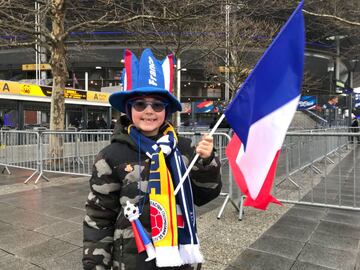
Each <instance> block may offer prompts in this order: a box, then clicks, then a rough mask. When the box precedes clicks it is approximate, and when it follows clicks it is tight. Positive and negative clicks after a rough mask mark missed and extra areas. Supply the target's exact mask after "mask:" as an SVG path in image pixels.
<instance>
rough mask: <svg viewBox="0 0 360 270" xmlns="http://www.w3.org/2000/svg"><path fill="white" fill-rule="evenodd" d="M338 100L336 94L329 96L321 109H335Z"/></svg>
mask: <svg viewBox="0 0 360 270" xmlns="http://www.w3.org/2000/svg"><path fill="white" fill-rule="evenodd" d="M338 102H339V97H338V96H330V98H329V100H328V101H327V102H326V103H325V104H324V105H323V109H336V108H337V104H338Z"/></svg>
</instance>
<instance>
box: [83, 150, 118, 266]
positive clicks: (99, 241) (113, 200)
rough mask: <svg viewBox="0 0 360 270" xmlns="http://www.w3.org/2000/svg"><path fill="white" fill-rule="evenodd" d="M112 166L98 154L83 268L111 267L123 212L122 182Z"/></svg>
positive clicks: (85, 227) (85, 226) (85, 229)
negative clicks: (116, 228)
mask: <svg viewBox="0 0 360 270" xmlns="http://www.w3.org/2000/svg"><path fill="white" fill-rule="evenodd" d="M115 179H117V178H116V177H115V172H113V166H112V164H111V163H110V161H109V160H108V159H106V157H105V155H104V154H103V153H101V152H100V153H99V155H98V156H97V158H96V161H95V164H94V166H93V172H92V176H91V178H90V193H89V196H88V198H87V202H86V205H85V210H86V215H85V219H84V223H83V233H84V235H83V236H84V247H83V260H82V261H83V267H84V269H110V268H111V266H112V248H113V239H114V227H115V222H116V218H117V215H118V213H119V211H120V203H119V191H120V187H121V185H120V183H119V182H118V181H115Z"/></svg>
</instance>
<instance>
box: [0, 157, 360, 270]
mask: <svg viewBox="0 0 360 270" xmlns="http://www.w3.org/2000/svg"><path fill="white" fill-rule="evenodd" d="M348 157H349V158H351V157H353V158H354V157H355V158H356V160H358V159H360V158H359V157H358V154H357V153H354V155H353V156H351V155H349V156H348ZM348 157H347V158H348ZM347 158H345V159H344V161H343V162H342V163H343V164H342V167H341V168H342V169H341V171H340V174H341V177H342V179H343V180H342V182H341V183H340V185H341V187H342V189H341V195H342V196H341V198H342V200H344V199H346V200H348V201H349V202H351V198H352V197H351V196H354V195H353V193H351V192H350V191H351V183H352V182H351V181H353V182H354V183H355V182H357V181H358V179H357V177H355V180H354V177H352V176H353V175H354V174H353V173H354V168H353V166H352V165H351V164H352V163H351V162H349V160H347ZM12 172H13V175H7V174H6V173H4V174H0V269H31V270H35V269H81V256H82V248H81V246H82V219H83V216H84V203H85V200H86V197H87V194H88V184H87V178H86V177H85V178H84V177H81V178H70V177H66V176H65V177H64V176H58V175H57V177H54V176H55V175H50V176H49V177H51V182H50V183H47V182H43V181H40V183H39V184H38V185H36V186H35V185H33V183H29V184H28V185H24V184H22V182H23V181H24V180H25V179H26V178H27V176H29V174H30V172H29V171H22V170H12ZM355 172H356V174H355V175H360V169H359V168H355ZM338 174H339V170H338V169H337V167H335V168H334V169H333V170H332V173H331V174H330V175H329V177H328V179H333V180H334V181H333V182H331V181H329V182H327V187H328V188H330V191H331V192H332V194H333V197H332V198H333V199H334V201H336V199H339V193H338V194H336V191H337V190H338V189H337V188H336V187H337V182H336V179H338V178H337V175H338ZM322 185H324V183H323V182H320V184H319V185H318V186H319V188H321V187H322ZM357 186H359V187H360V183H359V184H358V185H357ZM319 190H320V189H319ZM316 196H318V195H317V193H315V195H314V197H315V200H316V198H317V197H316ZM355 196H356V198H357V197H358V196H359V198H360V191H359V190H358V189H356V192H355ZM223 199H224V198H223V197H219V198H218V199H217V200H215V201H213V202H212V203H210V204H208V205H206V206H205V207H202V208H199V209H198V212H199V216H198V223H199V224H198V227H199V237H200V239H201V240H202V242H201V243H202V249H203V252H204V256H205V258H206V263H205V264H204V265H203V268H202V269H205V270H215V269H227V270H234V269H241V270H249V269H261V270H262V269H264V270H272V269H274V270H275V269H276V270H282V269H284V270H285V269H291V270H300V269H304V270H305V269H306V270H312V269H314V270H317V269H319V270H321V269H360V257H359V240H360V213H359V212H354V211H346V210H335V209H328V208H320V207H312V206H294V207H291V205H285V206H283V207H278V206H271V207H270V209H269V210H268V211H265V212H263V211H257V210H253V209H246V210H245V216H244V220H243V221H241V222H240V221H238V220H237V216H238V213H237V212H236V210H235V209H234V208H233V207H232V206H231V204H228V205H227V206H226V208H225V211H224V214H223V216H222V218H221V219H220V220H218V219H216V216H217V214H218V211H219V207H220V206H221V204H222V202H223ZM319 199H320V195H319ZM359 201H360V200H359ZM288 210H289V211H288Z"/></svg>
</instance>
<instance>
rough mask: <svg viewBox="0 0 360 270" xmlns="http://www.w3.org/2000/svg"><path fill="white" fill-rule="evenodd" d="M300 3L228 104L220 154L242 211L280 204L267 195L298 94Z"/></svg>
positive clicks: (301, 37)
mask: <svg viewBox="0 0 360 270" xmlns="http://www.w3.org/2000/svg"><path fill="white" fill-rule="evenodd" d="M302 7H303V1H301V2H300V4H299V5H298V7H297V8H296V9H295V11H294V12H293V14H292V15H291V17H290V18H289V19H288V21H287V22H286V24H285V25H284V26H283V28H282V29H281V30H280V32H279V34H278V35H277V36H276V38H275V39H274V40H273V42H272V43H271V44H270V46H269V47H268V48H267V50H266V51H265V53H264V55H263V56H262V57H261V59H260V60H259V62H258V63H257V64H256V66H255V68H254V69H253V71H252V72H251V73H250V75H249V76H248V78H247V79H246V81H245V82H244V83H243V85H242V86H241V87H240V89H239V90H238V91H237V94H236V96H235V97H234V99H233V100H232V101H231V103H230V104H229V105H228V107H227V109H226V111H225V116H226V119H227V121H228V123H229V124H230V125H231V127H232V128H233V130H234V132H235V134H234V136H233V138H232V139H231V141H230V142H229V144H228V146H227V148H226V154H227V156H228V158H229V163H230V166H231V169H232V171H233V174H234V178H235V180H236V182H237V184H238V185H239V187H240V189H241V191H242V192H243V193H244V195H246V200H245V202H244V205H245V206H252V207H255V208H259V209H263V210H265V209H266V208H267V206H268V204H269V203H271V202H273V203H278V204H280V202H279V201H278V200H277V199H276V198H274V197H273V196H272V195H271V194H270V193H271V188H272V184H273V181H274V177H275V172H276V165H277V160H278V157H279V153H280V149H281V146H282V143H283V141H284V138H285V135H286V131H287V129H288V127H289V125H290V123H291V120H292V118H293V116H294V114H295V111H296V108H297V106H298V102H299V99H300V94H301V83H302V77H303V68H304V47H305V34H304V18H303V14H302Z"/></svg>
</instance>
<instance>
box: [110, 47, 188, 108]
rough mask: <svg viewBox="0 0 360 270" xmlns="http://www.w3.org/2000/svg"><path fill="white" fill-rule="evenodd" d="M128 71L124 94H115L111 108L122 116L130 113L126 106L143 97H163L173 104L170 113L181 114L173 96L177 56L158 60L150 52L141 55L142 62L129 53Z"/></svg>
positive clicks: (124, 77) (124, 83) (126, 56)
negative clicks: (134, 99) (131, 101)
mask: <svg viewBox="0 0 360 270" xmlns="http://www.w3.org/2000/svg"><path fill="white" fill-rule="evenodd" d="M124 60H125V62H124V65H125V68H124V70H123V73H122V83H123V91H120V92H117V93H113V94H112V95H111V96H110V98H109V102H110V104H111V105H112V106H113V107H114V108H115V109H117V110H118V111H120V112H123V113H126V102H127V101H128V100H129V99H132V98H135V97H139V96H149V95H155V96H161V97H163V98H165V99H166V101H167V102H168V103H169V105H168V106H167V110H168V113H173V112H176V111H181V110H182V108H181V104H180V102H179V101H178V100H177V99H176V97H175V96H174V95H173V94H172V92H173V77H174V76H173V75H174V56H173V55H172V54H170V55H168V56H167V57H165V59H164V60H162V61H160V60H157V59H156V58H155V57H154V55H153V54H152V52H151V50H150V49H145V50H144V51H143V53H142V54H141V58H140V62H139V61H138V59H137V58H136V56H135V55H134V54H133V53H132V52H131V51H130V50H128V49H126V50H125V56H124Z"/></svg>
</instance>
